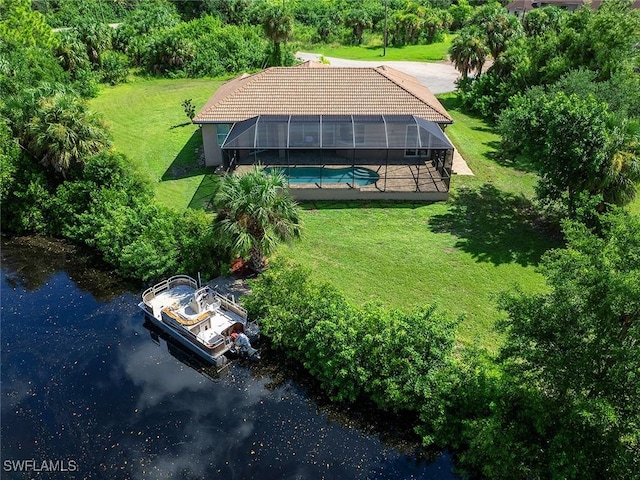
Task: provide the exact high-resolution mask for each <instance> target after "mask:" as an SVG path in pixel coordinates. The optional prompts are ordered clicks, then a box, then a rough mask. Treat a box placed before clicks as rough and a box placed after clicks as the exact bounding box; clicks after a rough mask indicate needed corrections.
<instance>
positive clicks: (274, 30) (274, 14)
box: [262, 5, 293, 65]
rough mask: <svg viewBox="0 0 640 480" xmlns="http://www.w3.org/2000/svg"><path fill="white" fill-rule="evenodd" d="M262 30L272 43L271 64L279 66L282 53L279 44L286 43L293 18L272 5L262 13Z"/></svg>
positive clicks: (282, 9) (283, 10)
mask: <svg viewBox="0 0 640 480" xmlns="http://www.w3.org/2000/svg"><path fill="white" fill-rule="evenodd" d="M262 28H263V30H264V34H265V35H266V36H267V38H268V39H269V40H271V42H272V43H273V52H272V58H271V64H272V65H281V64H282V52H281V49H280V44H281V43H282V42H286V41H287V39H288V38H289V36H290V35H291V31H292V29H293V18H291V15H290V14H289V13H288V12H287V11H286V10H285V9H284V8H281V7H279V6H275V5H272V6H271V7H270V8H268V9H267V10H266V11H265V12H264V17H263V19H262Z"/></svg>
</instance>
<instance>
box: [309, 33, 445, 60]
mask: <svg viewBox="0 0 640 480" xmlns="http://www.w3.org/2000/svg"><path fill="white" fill-rule="evenodd" d="M450 45H451V38H450V37H447V38H446V39H445V40H444V41H443V42H438V43H433V44H431V45H406V46H404V47H390V46H388V47H387V52H386V55H385V56H384V57H383V56H382V53H383V48H382V43H374V44H372V45H364V46H358V47H356V46H342V45H312V46H309V47H307V50H308V51H309V52H310V53H319V54H322V55H324V56H325V57H333V58H343V59H346V60H371V61H380V60H383V59H384V60H386V61H392V60H399V61H414V62H441V61H444V60H446V59H447V52H448V51H449V46H450Z"/></svg>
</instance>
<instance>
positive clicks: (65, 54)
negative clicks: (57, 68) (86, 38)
mask: <svg viewBox="0 0 640 480" xmlns="http://www.w3.org/2000/svg"><path fill="white" fill-rule="evenodd" d="M59 35H60V37H59V38H60V42H59V44H58V46H57V47H56V48H55V50H54V52H55V55H56V58H57V59H58V62H59V63H60V65H61V66H62V68H64V69H65V70H66V71H67V72H69V73H70V74H71V76H72V77H75V75H76V74H78V72H80V71H82V70H89V69H90V68H91V62H90V61H89V56H88V54H87V47H86V46H85V44H84V43H83V42H82V40H80V37H79V36H78V33H77V31H75V30H63V31H61V32H59Z"/></svg>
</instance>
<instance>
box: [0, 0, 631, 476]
mask: <svg viewBox="0 0 640 480" xmlns="http://www.w3.org/2000/svg"><path fill="white" fill-rule="evenodd" d="M479 3H481V5H472V4H469V3H467V2H465V1H464V0H460V1H458V2H457V3H455V4H451V3H450V2H448V1H446V0H438V1H431V2H427V1H422V0H409V1H404V0H403V1H400V0H389V2H388V6H389V10H388V12H387V15H385V10H384V6H383V4H382V3H381V2H378V1H373V0H364V1H355V0H325V1H310V0H309V1H304V0H298V1H293V0H292V1H290V2H286V4H285V8H284V9H283V8H282V7H281V6H280V2H275V1H274V2H270V1H268V0H254V1H249V0H210V1H206V2H181V1H176V2H171V1H168V0H140V1H137V2H100V1H98V0H82V1H77V0H73V1H72V0H56V1H53V0H35V1H33V2H32V5H31V4H30V2H29V1H28V0H0V7H2V8H1V9H0V11H1V16H0V92H1V93H2V100H1V103H0V114H1V118H0V167H1V169H0V180H1V183H0V201H1V202H2V207H3V208H2V212H1V215H2V226H3V228H4V229H5V230H9V231H13V232H17V233H35V234H46V235H53V236H59V237H66V238H68V239H70V240H72V241H75V242H77V243H79V244H84V245H87V246H89V247H92V248H95V249H96V250H97V251H99V252H100V253H101V255H102V257H103V258H104V259H105V260H106V261H107V262H109V263H110V264H111V265H113V266H114V267H115V268H116V269H117V270H118V271H119V272H120V273H121V274H122V275H125V276H130V277H134V278H142V279H150V278H155V277H159V276H164V275H166V274H169V273H175V272H177V271H180V272H187V273H192V274H194V273H195V272H196V271H201V272H203V274H204V275H205V276H210V275H213V274H215V273H217V272H218V271H220V270H221V269H225V268H226V267H227V265H228V261H229V260H230V259H231V258H233V257H234V256H235V255H241V256H243V257H245V259H247V260H249V261H252V262H253V263H254V264H255V266H256V267H261V266H262V263H263V261H264V256H265V255H267V254H269V253H270V252H272V251H273V248H274V245H275V243H276V241H277V240H288V239H290V238H294V237H296V236H297V235H298V234H299V231H300V230H299V228H300V223H299V220H300V214H299V212H298V211H297V210H296V208H295V205H294V204H293V203H291V201H290V198H288V196H286V195H281V193H282V190H281V189H280V188H279V186H280V185H281V179H280V180H279V179H278V178H277V177H265V176H264V175H262V174H259V173H256V174H255V178H253V179H252V177H251V176H250V177H247V179H239V178H237V177H232V176H229V177H227V178H226V179H225V181H224V184H223V186H222V187H221V188H220V191H219V195H218V196H217V197H216V198H215V199H214V200H213V201H212V202H211V203H212V204H213V206H214V207H215V208H216V210H217V215H216V221H215V222H214V221H213V219H212V217H211V215H209V214H207V213H205V212H204V211H202V210H197V209H176V208H172V207H170V206H168V205H171V203H172V202H171V201H170V200H166V199H165V200H164V201H163V202H162V203H160V202H159V201H158V199H157V195H156V194H155V193H156V192H157V190H155V189H154V188H153V187H152V186H151V185H150V184H149V183H148V182H147V179H146V178H145V177H144V176H143V175H141V174H140V173H139V172H137V171H136V170H135V168H133V167H132V165H131V161H130V160H129V159H128V158H127V157H125V156H124V155H123V154H122V153H119V152H117V151H115V150H114V149H112V147H111V138H110V134H109V132H108V131H107V129H106V127H105V124H104V122H103V121H102V120H101V119H100V118H99V117H97V116H96V115H95V114H93V113H92V112H91V111H90V110H89V109H88V107H87V103H86V98H88V97H92V96H95V95H96V94H97V92H98V89H99V88H100V87H99V84H100V83H103V84H112V85H113V84H117V83H121V82H125V81H127V80H128V79H130V78H131V77H132V75H136V74H138V75H152V76H164V77H170V78H173V77H187V76H191V77H198V76H210V75H220V74H223V73H234V72H239V71H244V70H252V69H258V68H261V67H263V66H266V65H275V64H288V63H290V62H291V61H292V58H291V51H292V46H293V44H294V43H293V42H302V43H306V44H309V43H313V42H337V43H342V44H352V45H359V44H362V43H367V42H369V41H370V40H371V39H372V38H376V39H377V40H380V38H381V36H382V35H383V34H384V30H385V23H386V25H387V30H388V33H389V43H390V44H391V45H393V46H396V47H401V46H404V45H413V44H416V43H426V42H434V41H438V40H440V39H441V38H443V36H444V34H445V33H446V32H447V31H451V30H453V31H457V33H458V35H457V36H456V37H455V38H454V40H453V41H452V44H451V55H452V59H453V61H454V63H455V64H456V66H457V67H458V68H459V70H460V71H461V74H462V77H463V78H462V79H461V81H460V95H459V96H460V98H461V100H462V101H463V102H464V104H465V105H467V106H468V108H470V109H473V110H475V111H478V112H480V113H481V114H482V115H484V116H485V117H487V118H490V119H491V120H495V121H497V126H498V127H497V128H498V130H499V131H500V133H501V139H500V154H501V157H502V158H500V159H497V160H496V161H500V162H510V164H514V165H518V166H520V167H521V168H525V169H529V170H531V171H534V172H536V173H537V175H538V178H539V183H538V187H537V192H536V193H537V196H538V199H539V200H541V201H542V203H543V205H546V206H549V207H551V209H550V210H548V211H547V212H553V213H555V214H556V216H555V217H553V216H547V217H544V216H543V215H542V213H541V211H539V210H538V209H537V206H536V205H532V204H531V203H530V201H529V199H528V198H525V197H524V196H521V195H520V193H521V192H516V193H514V194H513V195H511V194H509V195H506V194H505V195H502V196H498V195H495V192H496V186H495V185H486V184H485V185H481V186H480V188H479V189H477V190H467V189H462V188H461V189H459V190H458V191H454V201H453V205H452V206H451V207H449V206H446V207H442V208H443V209H444V208H448V209H449V210H447V211H446V212H441V215H440V216H439V223H438V221H436V219H434V218H428V219H427V220H428V223H429V228H431V229H434V230H436V231H438V229H440V230H439V231H445V232H448V233H449V232H453V233H455V234H456V235H459V236H460V238H462V236H463V235H464V233H465V232H467V233H468V232H469V231H471V230H473V228H472V227H473V222H475V221H483V222H487V223H488V224H489V225H486V226H485V227H484V229H483V232H485V233H486V232H489V231H490V229H491V227H494V229H497V226H498V225H501V226H502V227H504V225H502V224H504V223H505V222H506V221H509V220H511V221H513V219H514V218H515V217H516V216H517V220H518V221H517V222H512V223H514V224H515V226H514V225H511V226H510V227H511V231H512V232H515V231H517V234H518V235H519V236H520V237H521V236H523V235H525V234H526V235H527V236H529V237H535V236H536V235H539V234H540V231H544V230H543V229H540V228H539V225H540V224H541V223H542V224H545V225H549V224H553V222H554V221H557V219H558V218H561V217H563V216H567V215H568V216H570V217H571V218H572V221H566V222H562V223H563V229H564V239H565V242H566V246H565V248H556V249H552V250H550V251H549V252H547V253H546V254H545V255H544V258H543V261H542V265H541V271H542V273H543V275H544V276H545V278H546V280H547V286H548V289H546V290H544V291H539V290H540V289H535V288H534V289H531V290H528V289H527V290H526V291H525V290H524V289H515V290H511V291H509V292H507V293H503V294H501V295H500V296H499V299H498V306H499V308H500V309H501V310H502V317H500V318H499V320H500V322H499V323H500V325H501V328H502V335H503V336H504V338H505V341H504V343H503V344H502V346H501V347H500V348H497V347H496V349H497V350H499V352H498V355H497V356H494V355H493V352H492V351H491V352H490V351H487V350H485V349H484V348H481V346H478V347H473V346H470V345H460V344H457V343H456V340H457V338H458V337H457V336H456V333H457V328H459V324H460V322H461V321H462V320H461V319H453V318H451V316H449V315H446V314H444V313H443V311H442V310H438V309H436V308H435V307H433V306H429V307H427V306H422V307H417V308H415V309H414V310H413V311H411V312H408V311H398V310H394V309H387V308H383V307H382V306H381V305H380V304H379V303H375V302H374V303H367V304H365V305H364V306H359V305H355V304H353V303H351V302H349V301H347V300H346V298H345V295H344V294H343V293H341V292H339V291H338V290H337V289H336V288H335V287H334V286H332V285H329V284H323V283H319V282H316V281H314V280H312V279H311V277H310V275H309V273H308V272H306V271H304V270H303V269H300V268H298V267H296V266H292V265H287V264H282V265H280V264H276V265H273V266H272V267H271V268H270V269H269V270H268V271H267V272H266V273H264V274H263V275H261V277H260V278H259V280H258V281H256V282H255V283H254V285H253V294H252V295H251V296H250V297H249V298H248V299H247V301H246V303H247V306H248V308H249V309H250V310H251V313H252V314H253V315H254V316H256V317H259V318H261V320H262V325H263V328H264V332H265V335H266V336H267V337H268V338H269V340H270V341H271V344H272V346H274V347H275V348H281V349H283V350H284V351H285V352H287V354H288V355H289V356H291V357H292V358H294V359H296V360H298V361H300V362H301V363H302V364H303V365H304V366H305V367H306V368H307V369H308V371H309V372H310V373H311V374H312V375H313V376H315V377H316V378H317V379H318V380H319V382H320V383H321V385H322V386H323V387H324V388H325V389H326V390H327V391H328V392H329V394H330V395H331V396H332V397H333V398H334V399H336V400H339V401H343V402H355V401H357V400H359V399H362V398H367V399H369V400H371V401H372V402H373V403H374V404H375V405H376V406H377V407H378V408H379V409H380V410H382V411H390V412H394V413H397V414H401V415H405V414H407V415H409V416H411V418H413V419H415V427H416V432H417V433H418V434H419V435H420V436H421V438H422V440H423V442H424V443H425V444H427V445H436V446H440V447H443V448H452V449H453V450H454V451H455V452H456V454H457V456H458V460H459V465H460V467H461V468H464V469H465V470H466V471H467V472H469V473H470V474H476V475H479V476H483V477H486V478H549V477H554V478H633V477H637V476H640V463H639V462H638V459H639V458H640V437H639V436H638V435H639V434H638V432H639V431H640V430H639V428H638V425H640V409H639V405H640V402H638V398H640V378H638V372H639V371H640V364H639V358H640V351H639V349H640V331H639V328H640V305H639V303H638V299H640V271H639V270H638V266H639V265H640V243H639V242H640V221H639V220H638V217H637V216H632V215H630V214H629V213H627V212H625V211H624V210H621V209H618V208H616V207H615V206H614V204H618V205H625V204H626V203H628V202H629V201H631V199H633V198H634V195H635V192H636V188H637V184H638V180H639V179H640V162H639V161H638V155H639V153H640V136H639V135H640V123H639V118H638V112H639V111H640V88H639V87H640V84H639V82H640V81H639V80H638V78H639V77H638V75H637V69H638V66H639V63H638V55H639V52H640V50H638V48H637V45H638V42H639V40H640V27H639V25H640V18H639V15H638V13H637V11H631V10H629V6H628V3H627V2H624V1H621V0H607V1H605V2H604V4H603V6H602V7H601V8H600V10H598V11H597V12H595V11H591V10H590V9H581V10H580V11H578V12H577V13H575V14H568V13H566V12H563V11H560V10H556V9H548V8H545V9H539V10H535V11H533V12H530V13H529V14H528V15H527V16H526V17H525V19H524V20H523V21H522V22H520V21H518V19H516V18H515V17H512V16H510V15H508V14H507V13H506V11H505V10H504V8H503V7H501V6H500V5H499V4H497V3H487V4H484V2H479ZM32 6H33V8H31V7H32ZM385 18H386V22H385ZM108 22H114V23H118V24H119V26H118V27H117V28H112V27H110V26H108V25H107V23H108ZM51 26H56V27H65V29H64V30H62V31H59V32H53V31H52V30H51ZM298 44H299V43H298ZM490 57H491V58H493V63H492V66H491V67H490V68H489V69H488V70H486V71H485V69H484V64H485V60H486V59H488V58H490ZM181 100H184V99H181ZM184 104H185V110H186V112H187V113H188V116H191V114H192V113H193V112H191V114H189V111H190V109H189V108H187V107H188V106H189V103H188V102H186V101H185V102H184ZM196 138H197V137H196ZM514 172H515V170H514ZM483 178H491V177H490V176H488V175H487V176H486V177H483ZM249 180H251V181H250V182H249ZM508 183H509V181H508V180H504V181H503V180H501V181H498V182H496V185H498V187H500V188H501V187H502V186H503V184H508ZM468 184H469V185H471V186H473V185H474V183H473V181H471V180H470V181H469V182H468ZM505 188H507V187H505ZM507 190H508V188H507ZM492 194H493V196H494V197H495V198H498V197H499V198H498V199H499V200H500V199H501V200H502V202H500V201H494V202H489V203H486V202H485V205H487V207H486V211H485V212H484V213H485V214H484V215H483V216H478V215H477V213H478V211H479V210H478V203H479V202H481V201H484V200H486V197H488V196H491V195H492ZM518 195H520V196H518ZM474 207H475V210H474V209H473V208H474ZM507 210H508V211H509V212H506V211H507ZM514 210H515V211H516V212H515V213H514V212H513V211H514ZM334 218H335V217H334ZM416 221H419V222H421V227H424V225H423V224H424V223H425V220H424V219H423V218H419V219H418V220H416ZM491 222H495V223H491ZM522 222H527V224H528V227H530V228H528V227H527V228H526V229H525V230H523V229H522V228H521V227H522ZM534 223H535V224H536V225H535V226H534V225H533V224H534ZM529 224H530V225H529ZM523 231H524V232H525V233H523ZM491 233H493V235H490V236H486V235H485V236H483V238H482V239H479V238H475V237H474V236H473V235H467V237H465V239H466V241H467V245H466V248H468V249H469V251H470V252H472V253H474V254H476V255H477V254H479V250H482V253H483V254H484V255H487V254H488V253H487V251H488V249H486V248H485V249H478V248H477V244H474V243H473V242H479V241H484V242H485V244H484V245H485V246H486V242H493V243H492V244H491V246H492V248H493V250H492V251H491V252H490V253H491V254H493V255H494V256H495V258H497V257H498V256H499V255H500V254H502V255H503V256H506V257H508V258H509V261H514V258H515V261H521V262H523V263H527V262H529V263H536V262H537V258H539V254H538V256H537V257H536V256H535V255H533V254H531V250H535V249H536V248H538V246H539V245H537V244H536V245H528V248H529V250H527V252H529V253H530V255H529V256H528V257H527V255H526V253H523V252H521V251H517V249H513V248H508V247H507V246H506V245H507V243H508V241H509V237H508V235H507V236H506V237H504V236H503V237H502V238H497V236H496V235H495V234H496V232H491ZM360 234H361V232H360ZM411 238H412V239H413V238H414V237H411ZM416 238H418V237H416ZM469 244H471V246H470V245H469ZM474 245H475V247H476V249H475V250H474ZM456 246H457V245H456ZM421 248H422V249H425V250H428V249H429V248H430V246H429V245H426V246H424V245H423V246H421ZM442 250H443V251H444V253H447V252H446V249H445V248H443V249H442ZM497 250H501V251H500V252H498V251H497ZM434 255H439V256H443V252H442V251H441V252H435V253H434ZM534 257H535V258H534ZM364 261H371V259H364ZM407 263H409V264H410V263H411V258H407ZM362 265H364V262H361V263H360V266H362ZM371 268H373V267H371ZM454 268H455V266H451V269H452V270H453V269H454ZM463 268H464V267H463ZM445 269H446V267H445ZM407 276H408V277H410V275H407ZM408 281H410V282H411V281H414V282H415V281H417V279H411V278H409V279H408ZM504 288H506V286H504ZM416 290H417V289H416ZM424 290H425V291H428V287H425V288H424ZM448 293H449V294H451V292H448ZM461 301H466V299H461ZM493 320H495V319H487V322H488V323H491V322H492V321H493Z"/></svg>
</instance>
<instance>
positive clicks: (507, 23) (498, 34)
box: [471, 2, 524, 59]
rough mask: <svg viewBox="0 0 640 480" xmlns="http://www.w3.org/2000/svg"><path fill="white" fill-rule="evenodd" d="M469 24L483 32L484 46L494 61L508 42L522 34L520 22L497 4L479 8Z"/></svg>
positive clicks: (488, 4)
mask: <svg viewBox="0 0 640 480" xmlns="http://www.w3.org/2000/svg"><path fill="white" fill-rule="evenodd" d="M471 23H472V24H473V25H476V26H477V27H479V28H480V29H481V30H482V31H483V32H485V34H486V39H487V40H486V44H487V46H488V47H489V50H490V51H491V56H492V57H493V58H494V59H497V58H498V56H499V55H500V54H501V53H502V52H504V51H505V49H506V48H507V42H508V41H509V40H511V39H512V38H517V37H518V36H521V35H523V34H524V30H523V28H522V24H521V23H520V20H518V18H517V17H516V16H515V15H512V14H510V13H508V12H507V10H506V9H505V8H504V7H503V6H502V5H501V4H499V3H497V2H493V3H487V4H485V5H483V6H482V7H480V9H479V10H478V11H477V13H476V14H475V16H474V17H473V19H472V20H471Z"/></svg>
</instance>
